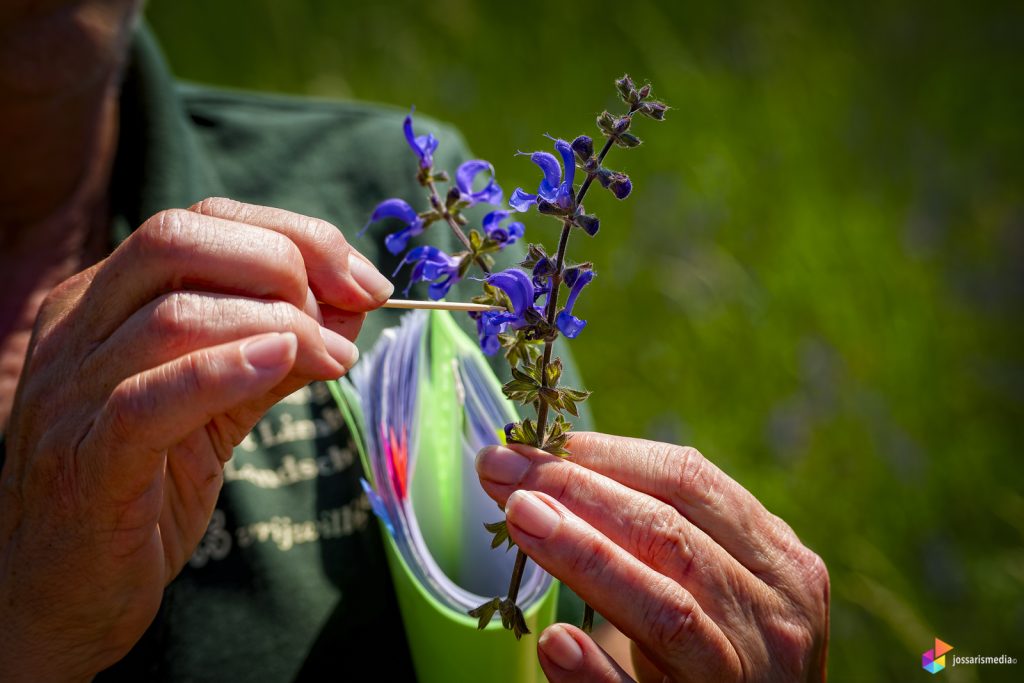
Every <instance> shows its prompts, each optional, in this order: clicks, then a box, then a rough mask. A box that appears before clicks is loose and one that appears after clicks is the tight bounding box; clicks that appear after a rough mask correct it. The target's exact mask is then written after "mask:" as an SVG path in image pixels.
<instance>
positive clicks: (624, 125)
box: [612, 116, 630, 133]
mask: <svg viewBox="0 0 1024 683" xmlns="http://www.w3.org/2000/svg"><path fill="white" fill-rule="evenodd" d="M629 123H630V118H629V117H628V116H623V117H622V118H620V119H618V120H617V121H616V122H615V127H614V128H613V129H612V130H614V131H615V133H625V132H626V131H627V130H629Z"/></svg>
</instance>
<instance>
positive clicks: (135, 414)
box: [104, 375, 151, 443]
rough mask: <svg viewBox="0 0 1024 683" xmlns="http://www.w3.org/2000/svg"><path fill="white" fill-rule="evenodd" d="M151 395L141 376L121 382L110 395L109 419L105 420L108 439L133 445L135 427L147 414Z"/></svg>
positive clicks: (108, 405) (107, 411)
mask: <svg viewBox="0 0 1024 683" xmlns="http://www.w3.org/2000/svg"><path fill="white" fill-rule="evenodd" d="M149 400H151V399H150V396H149V393H148V392H146V391H145V387H144V386H143V382H142V379H141V377H140V376H139V375H133V376H131V377H128V378H126V379H124V380H122V381H121V383H120V384H118V385H117V387H116V388H115V389H114V391H113V392H112V393H111V394H110V400H109V401H108V403H107V409H106V413H107V419H106V420H104V426H105V427H106V432H107V433H106V437H107V440H108V441H109V442H111V443H131V441H132V439H133V438H134V433H135V426H136V425H137V424H138V421H139V419H140V418H141V417H142V416H144V415H146V414H147V410H146V404H147V403H148V402H149Z"/></svg>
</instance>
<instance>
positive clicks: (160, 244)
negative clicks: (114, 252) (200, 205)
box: [130, 209, 195, 253]
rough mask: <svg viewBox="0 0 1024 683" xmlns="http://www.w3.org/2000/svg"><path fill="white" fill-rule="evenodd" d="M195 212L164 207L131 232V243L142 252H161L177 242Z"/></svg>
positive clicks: (193, 218)
mask: <svg viewBox="0 0 1024 683" xmlns="http://www.w3.org/2000/svg"><path fill="white" fill-rule="evenodd" d="M193 220H195V214H193V213H191V212H189V211H187V210H185V209H165V210H164V211H161V212H159V213H157V214H155V215H154V216H153V217H152V218H150V219H149V220H147V221H146V222H145V223H143V224H142V225H141V226H140V227H139V229H138V230H136V231H135V233H133V234H132V237H131V238H130V239H131V243H132V245H133V246H134V247H135V248H136V249H139V250H141V251H143V252H144V253H149V252H161V251H164V250H165V249H167V248H168V247H172V246H174V245H176V244H178V243H179V242H180V241H181V238H182V236H183V233H184V232H185V230H186V228H187V227H188V226H189V225H191V224H192V221H193Z"/></svg>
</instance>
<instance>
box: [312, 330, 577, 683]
mask: <svg viewBox="0 0 1024 683" xmlns="http://www.w3.org/2000/svg"><path fill="white" fill-rule="evenodd" d="M330 384H331V391H332V393H333V394H334V397H335V400H337V402H338V405H339V407H340V408H341V412H342V414H343V415H344V416H345V419H346V421H347V422H348V424H349V428H350V429H351V431H352V434H353V435H354V437H355V440H356V443H357V447H358V449H359V456H360V459H361V461H362V464H363V471H364V472H365V473H366V479H365V480H364V482H363V487H364V489H365V490H366V493H367V496H368V497H369V499H370V503H371V505H372V506H373V510H374V513H375V514H376V515H377V518H378V520H379V522H380V524H379V526H380V528H381V532H382V534H383V535H384V546H385V548H386V551H387V554H388V564H389V567H390V569H391V575H392V579H393V580H394V584H395V589H396V592H397V594H398V602H399V606H400V608H401V611H402V619H403V622H404V625H405V631H406V636H407V638H408V641H409V644H410V648H411V650H412V657H413V662H414V664H415V667H416V673H417V677H418V679H419V680H420V681H445V682H447V683H451V682H455V681H467V682H468V681H474V682H476V681H480V680H488V681H523V682H528V681H535V680H536V681H543V680H544V677H543V673H542V672H541V670H540V667H539V665H538V664H537V659H536V639H537V636H538V634H539V633H540V632H541V631H542V630H543V629H544V628H545V627H546V626H548V625H549V624H551V623H553V622H554V619H555V606H556V602H557V589H558V586H557V582H555V581H554V580H553V579H552V578H551V577H550V576H549V575H548V574H547V573H545V572H544V571H543V570H541V569H540V568H539V567H538V566H537V565H536V564H534V563H533V562H532V561H530V562H528V563H527V568H526V571H525V573H524V578H523V582H522V585H521V588H520V592H519V600H518V604H519V605H520V607H521V608H522V609H523V612H524V613H525V616H526V622H527V625H528V626H529V628H530V631H531V634H530V635H528V636H525V637H524V638H523V639H522V640H520V641H518V642H517V641H516V640H515V638H514V637H513V635H512V633H510V632H507V631H505V630H504V629H503V628H502V627H501V622H500V620H499V619H498V617H497V616H495V618H494V620H493V621H492V622H491V624H490V625H489V626H488V627H487V628H486V629H484V630H483V631H480V630H478V629H477V625H478V624H477V620H476V619H475V618H472V617H470V616H469V615H468V614H467V612H469V610H471V609H473V608H475V607H477V606H479V605H480V604H481V603H483V602H485V601H487V600H489V599H491V598H493V597H495V596H504V595H505V593H506V592H507V590H508V583H509V578H510V576H511V574H512V565H513V562H514V560H515V552H514V551H512V552H506V551H505V546H504V545H502V547H500V548H498V549H492V548H491V545H490V543H491V539H492V536H491V534H490V533H489V532H488V531H487V530H486V529H484V526H483V523H484V522H494V521H497V520H499V519H501V511H500V510H498V508H497V506H496V505H495V504H494V501H493V500H491V499H490V498H489V497H488V496H487V494H486V493H484V491H483V489H482V488H481V486H480V482H479V480H478V478H477V475H476V469H475V466H474V461H475V458H476V454H477V452H478V451H479V450H480V449H481V448H483V447H484V446H486V445H489V444H496V443H499V442H500V441H501V438H502V434H503V427H504V425H505V424H506V423H508V422H512V421H514V420H517V419H518V417H517V415H516V412H515V409H514V407H513V405H512V404H511V403H510V402H509V401H508V400H507V399H506V398H505V397H504V395H503V394H502V391H501V384H500V382H499V381H498V379H497V378H496V377H495V376H494V373H493V371H492V370H491V367H490V365H489V364H488V362H487V359H486V358H485V357H484V355H483V353H482V352H481V351H480V349H479V347H478V346H477V344H476V340H474V339H470V338H469V337H468V336H467V335H466V334H465V332H463V331H462V329H461V328H459V326H458V325H457V324H456V322H455V321H454V320H453V319H452V317H451V315H450V314H449V313H447V312H444V311H415V312H412V313H410V314H408V315H406V316H405V317H403V318H402V322H401V324H400V325H398V326H397V327H393V328H390V329H388V330H385V331H384V332H383V333H382V334H381V337H380V339H379V341H378V342H377V344H376V345H375V346H374V347H373V349H371V351H370V352H369V353H367V354H365V355H364V356H363V358H362V360H361V361H360V362H359V364H357V365H356V367H355V368H353V370H352V371H351V372H350V373H349V375H348V376H347V377H345V378H343V379H341V380H339V381H337V382H331V383H330Z"/></svg>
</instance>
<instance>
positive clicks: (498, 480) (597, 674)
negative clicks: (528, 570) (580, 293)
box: [477, 433, 829, 682]
mask: <svg viewBox="0 0 1024 683" xmlns="http://www.w3.org/2000/svg"><path fill="white" fill-rule="evenodd" d="M569 449H570V450H571V451H572V456H571V457H570V458H568V459H563V458H559V457H555V456H552V455H549V454H547V453H544V452H543V451H539V450H537V449H534V448H530V447H528V446H522V445H513V446H510V447H508V448H502V447H491V448H487V449H484V450H483V451H481V453H480V455H479V456H478V459H477V469H478V471H479V473H480V478H481V483H482V484H483V486H484V489H485V490H486V491H487V493H488V494H489V495H490V496H491V497H492V498H494V499H495V501H497V502H498V504H499V505H501V506H503V507H504V509H505V513H506V516H507V521H508V531H509V534H510V535H511V537H512V539H513V540H514V541H515V542H516V544H517V545H518V546H519V547H520V548H521V549H522V550H523V551H524V552H526V553H527V554H528V555H529V556H530V557H531V558H533V559H534V560H535V561H536V562H537V563H538V564H539V565H540V566H542V567H543V568H544V569H545V570H547V571H548V572H550V573H551V574H552V575H554V576H555V577H556V578H558V579H559V580H561V581H562V582H564V583H565V584H566V585H568V586H569V587H570V588H572V589H573V591H575V592H576V593H577V594H578V595H579V596H580V597H581V598H583V599H584V600H585V601H586V602H587V603H589V604H590V605H592V606H593V607H594V608H595V609H596V610H597V611H598V612H600V613H601V614H602V615H604V616H605V617H606V618H607V619H608V621H609V622H611V623H612V624H613V625H614V626H616V627H617V628H618V629H619V630H620V631H622V632H623V633H624V634H625V635H626V636H627V637H629V638H630V640H632V643H633V644H632V654H633V664H634V666H635V668H636V671H637V674H638V678H639V680H640V681H667V680H671V681H736V682H739V681H744V682H753V681H758V682H767V681H786V682H792V681H822V680H824V679H825V660H826V650H827V643H828V607H829V579H828V571H827V570H826V568H825V564H824V563H823V562H822V560H821V558H820V557H818V556H817V555H815V554H814V553H813V552H811V551H810V550H809V549H807V548H806V547H804V545H803V544H801V543H800V540H799V539H798V538H797V536H796V534H795V533H793V530H792V529H790V527H789V526H788V525H787V524H786V523H785V522H783V521H782V520H781V519H779V518H778V517H776V516H775V515H772V514H771V513H770V512H768V511H767V510H766V509H765V508H764V506H762V505H761V503H760V502H758V501H757V499H756V498H754V496H753V495H751V494H750V493H749V492H748V491H746V490H745V489H744V488H743V487H741V486H740V485H739V484H737V483H736V482H735V481H733V480H732V479H730V478H729V477H728V476H727V475H726V474H725V473H724V472H722V471H721V470H720V469H718V468H717V467H715V466H714V465H713V464H712V463H711V462H709V461H708V460H706V459H705V458H704V457H703V456H702V455H701V454H700V453H698V452H697V451H696V450H694V449H692V448H682V447H678V446H672V445H668V444H662V443H656V442H652V441H644V440H640V439H629V438H623V437H616V436H608V435H604V434H596V433H576V434H574V435H573V437H572V440H571V441H570V443H569ZM538 650H539V657H540V662H541V665H542V666H543V668H544V672H545V673H546V674H547V676H548V678H549V679H550V680H552V681H625V680H631V679H630V678H629V676H628V675H627V674H626V673H625V671H623V670H622V669H621V668H620V667H619V666H618V665H617V664H616V663H615V662H614V660H612V659H611V658H610V657H609V656H608V655H607V654H606V653H605V652H604V651H602V650H601V648H599V647H598V646H597V644H596V643H595V642H594V641H593V640H592V639H591V638H590V637H589V636H588V635H587V634H585V633H584V632H583V631H581V630H580V629H578V628H575V627H573V626H567V625H564V624H556V625H554V626H551V627H549V628H548V629H547V630H546V631H545V632H544V633H543V634H542V635H541V637H540V640H539V647H538Z"/></svg>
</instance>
